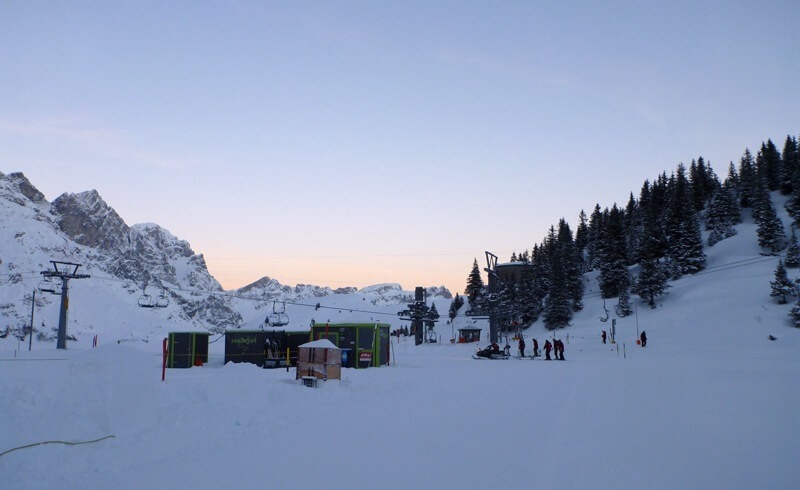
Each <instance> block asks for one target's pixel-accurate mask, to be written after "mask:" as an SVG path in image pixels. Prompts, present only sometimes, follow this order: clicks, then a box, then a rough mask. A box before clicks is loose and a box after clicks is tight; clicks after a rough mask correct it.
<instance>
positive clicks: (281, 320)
mask: <svg viewBox="0 0 800 490" xmlns="http://www.w3.org/2000/svg"><path fill="white" fill-rule="evenodd" d="M278 305H280V306H278ZM264 323H266V324H267V325H271V326H273V327H283V326H284V325H288V324H289V315H287V314H286V303H284V302H282V301H281V302H278V301H274V302H273V303H272V313H270V314H269V316H268V317H267V319H266V320H264Z"/></svg>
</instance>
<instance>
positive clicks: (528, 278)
mask: <svg viewBox="0 0 800 490" xmlns="http://www.w3.org/2000/svg"><path fill="white" fill-rule="evenodd" d="M773 191H780V192H781V193H782V194H783V195H786V196H789V197H788V200H787V201H786V210H787V211H788V213H789V215H790V216H791V218H792V220H793V223H792V230H790V232H789V234H788V236H787V231H786V230H784V228H783V225H782V224H781V221H780V220H779V219H778V216H777V212H776V210H775V208H774V206H773V205H772V201H771V199H770V192H773ZM745 208H746V209H750V211H751V213H752V216H753V219H754V220H755V223H756V225H757V235H758V244H759V246H760V247H761V248H762V253H765V254H778V253H780V252H782V251H784V250H786V249H787V248H788V251H787V257H786V265H791V266H797V265H796V264H797V263H800V259H798V258H797V257H798V256H800V252H799V250H800V249H799V248H798V246H797V240H796V236H795V232H794V227H795V226H797V224H798V223H800V149H799V148H798V143H797V138H795V137H794V136H791V135H790V136H787V137H786V139H785V142H784V144H783V149H782V151H781V150H779V149H778V147H777V146H776V145H775V144H774V143H773V142H772V140H767V142H766V143H762V144H761V147H760V148H759V150H758V152H757V153H756V155H755V157H753V154H752V153H751V151H750V150H749V149H745V151H744V153H743V154H742V156H741V158H740V159H739V162H738V164H735V163H734V162H730V164H729V166H728V169H727V175H726V176H725V177H724V179H722V178H720V177H719V175H718V174H717V173H716V172H715V171H714V169H713V168H712V167H711V163H710V162H706V161H705V160H704V159H703V157H698V158H697V159H696V160H692V162H691V163H690V164H689V167H688V168H687V167H686V166H685V165H684V164H682V163H681V164H679V165H678V166H677V168H676V169H675V170H674V171H672V172H671V173H670V174H669V175H667V173H666V172H663V173H662V174H661V175H658V176H657V177H656V178H655V179H653V180H652V181H650V180H645V181H644V183H643V184H642V187H641V189H640V190H639V193H638V198H637V197H636V196H635V195H634V193H633V192H631V193H630V195H629V197H628V200H627V203H626V204H625V205H624V206H619V205H617V203H613V204H612V205H611V207H610V208H609V207H602V208H601V206H600V204H595V206H594V208H593V209H592V210H591V212H590V214H588V215H587V214H586V211H585V210H581V211H580V212H579V213H578V220H577V226H576V228H575V230H574V232H573V230H572V228H571V227H570V225H569V223H568V222H567V221H566V219H564V218H561V219H560V220H559V221H558V224H557V225H553V226H550V228H549V230H548V231H547V234H546V235H545V237H544V239H543V240H542V241H541V243H537V244H534V245H533V247H532V248H528V249H525V250H523V251H522V252H514V253H513V254H512V255H511V257H510V260H511V261H512V262H523V263H526V264H529V265H530V266H529V267H526V268H525V269H524V270H523V272H522V273H521V275H520V278H519V280H518V281H516V282H515V283H513V284H503V283H501V284H499V286H498V287H499V298H498V301H497V308H498V309H497V311H498V312H499V316H500V318H501V327H505V328H509V327H510V326H511V325H519V326H522V327H523V328H524V327H525V326H527V325H530V324H531V323H533V322H535V321H537V320H538V319H540V318H541V319H542V321H543V323H544V325H545V326H546V327H547V328H548V329H550V330H553V329H556V328H562V327H565V326H567V325H568V324H569V322H570V320H571V318H572V314H573V313H574V312H576V311H580V310H581V309H582V308H583V302H582V299H583V295H584V291H585V289H586V284H587V279H585V276H584V274H585V273H587V272H592V271H595V272H596V273H597V278H598V285H599V292H598V294H599V295H601V297H602V298H604V299H608V300H611V301H610V303H609V304H610V305H613V307H614V308H615V311H616V313H617V314H618V315H619V316H625V315H627V314H630V313H631V312H632V311H633V310H632V305H631V304H632V299H631V296H632V295H636V296H638V297H639V298H640V300H641V301H642V302H644V303H645V304H647V305H649V306H650V307H651V308H655V307H656V306H657V300H658V298H659V297H660V296H662V295H663V294H665V293H666V292H667V289H668V288H669V281H670V280H675V279H678V278H680V277H681V276H684V275H687V274H695V273H697V272H699V271H702V270H703V269H704V268H705V266H706V256H705V253H704V251H703V249H704V246H709V247H713V246H714V245H715V244H717V243H719V242H720V241H722V240H725V239H726V238H729V237H731V236H733V235H734V234H736V229H735V228H734V225H736V224H738V223H741V221H742V209H745ZM702 229H705V230H706V231H708V235H707V238H706V240H705V243H704V242H703V238H702V234H701V230H702ZM465 294H466V296H467V300H468V301H469V304H470V307H472V308H478V309H480V308H481V307H482V306H484V305H485V303H486V295H487V290H486V286H485V285H484V284H483V281H482V280H481V277H480V270H479V268H478V263H477V261H474V262H473V266H472V270H471V272H470V274H469V277H468V282H467V288H466V290H465ZM774 294H780V297H781V298H784V297H785V295H786V294H789V293H788V292H785V291H784V290H783V289H781V290H780V292H779V293H774ZM784 300H785V299H784Z"/></svg>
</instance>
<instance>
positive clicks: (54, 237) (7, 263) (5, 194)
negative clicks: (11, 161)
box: [0, 173, 451, 341]
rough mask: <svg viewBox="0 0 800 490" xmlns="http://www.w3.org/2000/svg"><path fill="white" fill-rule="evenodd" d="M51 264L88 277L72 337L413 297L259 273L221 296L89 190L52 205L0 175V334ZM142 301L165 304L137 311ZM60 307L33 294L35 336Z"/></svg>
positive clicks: (77, 301)
mask: <svg viewBox="0 0 800 490" xmlns="http://www.w3.org/2000/svg"><path fill="white" fill-rule="evenodd" d="M53 260H55V261H63V262H71V263H78V264H82V267H81V268H80V269H79V271H78V272H79V273H86V274H90V275H91V278H89V279H85V280H72V281H70V284H69V286H70V299H71V303H70V310H69V317H70V320H69V326H68V331H69V333H70V334H72V335H76V336H79V337H80V336H82V335H83V336H86V337H91V336H92V335H93V334H97V333H102V334H103V335H107V336H111V337H112V338H116V339H132V340H143V341H147V340H149V338H150V337H151V336H155V337H158V336H160V335H161V334H162V333H164V332H166V331H171V330H181V329H204V330H206V329H207V330H209V331H212V332H220V331H224V330H225V329H226V328H238V327H243V326H250V327H255V326H259V325H260V324H262V323H263V321H264V319H265V318H266V314H268V313H270V312H272V310H273V309H275V306H274V302H276V301H277V302H302V301H306V302H310V303H311V304H315V303H317V302H318V301H320V300H321V301H323V303H325V304H326V305H330V308H336V309H337V310H338V309H339V307H340V306H342V303H343V302H344V303H347V304H348V307H347V308H346V311H347V312H350V310H351V309H353V308H355V306H354V305H359V306H361V305H363V304H365V303H366V302H369V303H370V304H371V305H372V306H389V305H399V304H402V303H405V302H408V301H410V300H411V299H412V298H413V293H410V292H407V291H402V288H401V287H400V286H399V285H397V284H390V285H386V284H381V285H377V286H371V287H367V288H364V289H363V290H362V291H361V292H359V291H358V290H357V289H356V288H352V287H350V288H338V289H331V288H328V287H320V286H313V285H306V284H298V285H297V286H294V287H291V286H287V285H283V284H280V283H279V282H278V281H277V280H275V279H271V278H269V277H266V276H265V277H263V278H261V279H259V280H258V281H256V282H254V283H252V284H250V285H247V286H245V287H242V288H240V289H238V290H234V291H224V290H223V288H222V287H221V285H220V284H219V282H217V280H216V279H215V278H214V277H213V276H212V275H211V274H210V273H209V271H208V268H207V267H206V263H205V260H204V258H203V255H202V254H197V253H195V252H194V251H193V250H192V248H191V246H190V245H189V243H188V242H187V241H185V240H181V239H179V238H177V237H175V236H173V235H172V234H171V233H170V232H169V231H167V230H166V229H164V228H162V227H160V226H159V225H157V224H154V223H145V224H136V225H133V226H129V225H127V224H126V223H125V221H124V220H123V218H122V217H121V216H119V214H118V213H117V212H116V211H115V210H114V209H113V208H111V207H110V206H109V205H108V204H107V203H106V202H105V201H104V200H103V198H102V197H101V196H100V194H99V193H98V192H97V191H96V190H90V191H86V192H81V193H77V194H73V193H65V194H62V195H61V196H59V197H58V198H56V199H54V200H53V202H52V203H50V202H48V201H47V200H46V199H45V196H44V195H43V194H42V193H41V192H40V191H39V190H38V189H37V188H36V187H35V186H34V185H33V184H32V183H31V182H30V181H29V180H28V179H27V178H26V177H25V176H24V175H23V174H21V173H11V174H8V175H5V174H2V173H0V318H1V319H2V325H0V328H4V327H5V326H8V327H10V329H11V330H12V331H17V332H21V331H22V329H23V328H24V327H26V326H28V325H29V322H30V315H31V300H32V298H33V291H34V290H37V289H38V287H39V285H40V283H42V281H43V278H42V276H41V274H40V272H41V271H44V270H49V269H51V268H52V266H51V263H50V261H53ZM428 293H429V297H431V298H436V299H439V300H442V299H447V298H450V297H451V296H450V292H449V291H447V289H446V288H444V287H440V288H429V291H428ZM144 295H147V296H149V297H150V298H151V300H152V301H151V302H155V298H161V300H162V302H163V303H167V302H168V303H169V304H168V305H167V306H166V307H164V308H140V307H139V306H138V301H139V299H140V298H142V297H143V296H144ZM352 295H355V297H353V298H348V299H345V298H346V297H347V296H352ZM325 298H327V299H325ZM332 298H338V299H332ZM337 303H338V304H337ZM58 304H59V296H55V295H52V294H48V293H42V292H37V294H36V308H34V314H35V316H36V321H35V322H34V323H35V324H34V331H35V334H36V335H37V336H38V338H39V339H42V340H49V339H51V338H52V337H53V333H54V329H55V327H56V323H57V318H58ZM281 306H283V305H281ZM439 307H441V305H440V306H439ZM304 309H305V310H309V311H314V310H313V309H309V308H308V307H305V308H304ZM362 309H363V308H362ZM306 313H308V311H306ZM312 317H313V316H311V315H297V314H295V315H294V318H293V323H296V322H298V321H299V322H303V323H305V325H307V322H308V321H309V320H310V319H311V318H312ZM42 322H44V323H42ZM157 332H158V334H157V335H156V333H157Z"/></svg>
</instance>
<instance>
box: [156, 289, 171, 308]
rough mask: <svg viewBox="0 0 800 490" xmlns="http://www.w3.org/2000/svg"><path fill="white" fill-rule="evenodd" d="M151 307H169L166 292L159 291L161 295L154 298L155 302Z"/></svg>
mask: <svg viewBox="0 0 800 490" xmlns="http://www.w3.org/2000/svg"><path fill="white" fill-rule="evenodd" d="M153 306H154V307H156V308H166V307H167V306H169V298H168V297H167V291H166V290H164V289H162V290H161V294H159V295H158V298H156V302H155V304H154V305H153Z"/></svg>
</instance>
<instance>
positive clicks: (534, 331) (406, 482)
mask: <svg viewBox="0 0 800 490" xmlns="http://www.w3.org/2000/svg"><path fill="white" fill-rule="evenodd" d="M31 230H32V232H33V230H35V227H32V228H31ZM738 231H739V233H738V234H737V235H736V236H734V237H731V238H729V239H726V240H723V241H722V242H720V243H719V244H717V245H716V246H715V247H713V248H710V249H707V250H706V251H707V253H708V259H709V260H708V268H707V269H706V270H705V271H703V272H701V273H700V274H697V275H694V276H687V277H684V278H682V279H681V280H679V281H675V282H673V283H671V285H672V287H671V288H670V289H669V294H668V295H666V296H664V297H662V298H660V299H659V301H658V303H659V305H658V308H656V309H650V308H648V307H647V306H646V305H645V304H644V303H641V302H639V303H638V304H637V314H636V315H632V316H629V317H625V318H616V317H615V316H614V310H613V307H612V304H613V302H607V303H608V304H607V306H608V308H609V310H610V311H611V318H616V320H617V326H616V331H617V343H616V344H602V342H601V340H600V333H601V331H602V330H604V329H605V330H609V328H610V326H611V322H610V321H609V322H607V323H601V322H599V321H598V317H600V316H604V313H603V308H602V304H603V303H602V300H601V299H600V298H599V297H598V295H597V294H593V292H596V291H597V284H596V281H595V279H594V276H591V275H590V276H588V280H589V281H590V284H589V285H588V287H587V295H586V299H585V308H584V310H583V311H581V312H580V313H578V314H576V316H575V318H574V319H573V322H572V323H573V324H572V326H570V327H568V328H567V329H563V330H558V331H557V332H556V333H555V336H556V337H557V338H560V339H562V340H564V342H565V357H566V359H567V360H566V361H564V362H561V361H550V362H548V361H544V360H541V359H536V360H532V361H529V360H516V359H509V360H496V361H475V360H473V359H471V355H472V354H473V353H474V351H475V350H476V348H477V347H478V345H477V344H453V343H450V342H448V339H450V338H452V335H453V333H452V332H453V331H454V330H456V329H457V328H460V327H465V326H478V327H481V328H484V329H485V328H486V322H485V321H482V320H474V319H469V318H465V317H463V316H459V317H457V318H456V320H455V321H454V322H453V323H452V324H450V325H448V324H446V323H445V322H444V321H442V322H439V325H438V326H437V331H438V334H439V336H440V337H441V338H442V339H443V342H440V343H438V344H426V345H422V346H414V343H413V339H412V338H404V337H401V338H399V339H397V338H395V337H392V342H393V344H392V363H391V365H390V366H384V367H380V368H370V369H364V370H354V369H343V370H342V379H341V380H328V381H326V382H320V383H319V384H318V387H317V388H313V389H312V388H305V387H303V386H301V384H300V381H297V380H295V379H294V377H295V372H294V370H293V369H291V370H289V371H288V372H287V371H286V370H285V369H271V370H270V369H259V368H258V367H256V366H254V365H249V364H230V363H229V364H227V365H223V354H224V342H219V341H217V342H214V343H212V344H210V346H209V347H210V359H209V363H208V364H207V365H205V366H203V367H194V368H191V369H184V370H181V369H169V370H167V374H166V381H165V382H161V356H160V349H161V342H160V339H161V337H163V334H164V332H166V331H171V330H177V326H176V325H175V324H174V323H175V322H171V321H169V320H168V319H166V318H164V319H162V321H163V325H162V326H161V329H160V330H159V329H154V330H153V331H152V332H149V331H148V332H149V333H148V332H141V330H135V329H134V326H135V325H136V324H137V322H139V321H141V322H142V323H143V324H145V325H148V328H152V327H150V325H152V324H153V320H152V317H150V318H151V319H150V320H146V319H145V317H146V316H147V315H146V314H145V312H142V313H140V315H142V316H141V318H140V317H136V316H131V315H129V314H128V313H127V311H128V310H125V309H124V308H123V306H122V305H121V304H118V303H121V302H122V301H123V300H122V299H121V298H120V297H117V296H108V295H106V296H103V295H101V294H100V293H101V291H100V290H101V289H102V288H104V287H108V285H107V284H102V283H99V284H98V283H93V282H92V281H88V280H87V281H83V282H81V281H76V282H75V286H74V287H75V289H74V295H75V296H74V300H73V301H74V303H75V307H76V308H81V309H83V310H87V309H91V311H92V313H91V314H86V313H84V314H86V315H87V316H85V317H84V318H91V319H92V320H93V322H94V325H95V327H93V328H91V329H89V328H87V327H85V326H83V325H80V324H78V325H76V326H75V327H74V328H73V326H72V325H70V333H76V335H77V336H78V341H77V342H74V343H70V344H69V347H70V348H69V349H68V350H66V351H57V350H56V349H55V345H54V343H52V342H42V343H39V342H34V346H33V351H31V352H28V351H27V346H26V344H22V343H20V342H19V341H18V340H17V339H15V338H12V337H10V336H9V337H8V338H6V339H0V393H2V397H1V398H0V424H1V425H0V452H3V451H6V450H8V449H12V448H15V447H19V446H23V445H27V444H31V443H35V442H41V441H49V440H62V441H86V440H92V439H98V438H100V437H104V436H107V435H114V436H115V437H114V438H113V439H107V440H104V441H101V442H98V443H94V444H86V445H79V446H65V445H60V444H52V445H44V446H36V447H32V448H27V449H22V450H18V451H14V452H11V453H8V454H5V455H3V456H0V474H1V475H2V480H0V481H2V487H3V488H13V489H61V488H83V489H107V488H115V489H141V488H242V489H250V488H253V489H254V488H315V487H322V486H324V487H326V488H345V487H347V488H362V487H373V488H374V487H379V488H398V489H399V488H467V489H471V488H554V489H558V488H596V489H629V488H630V489H633V488H648V489H676V488H681V489H709V488H714V489H717V488H719V489H752V488H770V489H794V488H800V469H798V467H797V465H796V460H797V457H798V455H800V438H798V437H797V435H798V431H797V428H798V422H797V421H798V417H797V407H798V406H800V376H799V375H798V374H800V356H798V352H800V329H795V328H793V327H791V325H790V322H789V319H788V317H787V314H788V312H789V309H790V308H791V306H792V304H791V303H790V304H787V305H778V304H776V303H775V302H774V300H773V299H772V298H770V297H769V281H770V280H771V279H772V276H773V272H774V269H775V266H776V264H777V260H778V258H777V257H765V256H761V255H759V252H760V250H759V249H758V247H757V245H756V238H755V226H754V225H753V224H752V221H751V220H745V223H743V224H742V225H739V226H738ZM789 274H790V278H792V279H794V278H796V277H797V276H798V270H797V269H789ZM71 287H72V284H71ZM114 287H117V286H116V285H115V286H114ZM120 287H121V286H120ZM316 301H317V300H314V302H316ZM318 301H319V302H320V303H321V305H322V306H324V307H325V308H321V309H320V310H315V309H314V308H313V307H311V308H305V307H300V306H293V305H287V312H288V314H289V316H290V317H291V318H292V324H293V325H295V324H297V325H301V326H304V328H305V329H307V325H308V323H307V322H308V321H309V320H310V318H312V317H316V320H317V323H320V322H324V321H326V319H328V320H329V321H331V322H332V323H340V322H345V321H352V322H356V321H357V322H365V321H382V322H389V323H391V324H392V328H393V329H394V328H397V327H398V326H400V325H401V324H402V323H401V322H400V321H398V320H397V319H396V317H394V318H393V317H392V316H391V315H395V314H396V312H397V311H398V310H399V309H402V308H398V307H397V305H386V306H381V305H373V304H370V303H369V300H368V297H367V296H365V295H364V294H347V295H333V296H326V297H324V298H320V299H319V300H318ZM437 301H439V300H437ZM81 304H82V305H83V306H78V305H81ZM245 304H247V305H253V302H246V301H242V303H241V305H245ZM448 306H449V301H447V300H441V302H439V304H437V308H438V309H439V311H447V307H448ZM250 308H251V310H250V312H249V314H244V313H243V317H244V318H245V319H247V318H251V319H252V320H251V321H252V322H259V323H260V322H263V317H264V316H265V314H266V313H265V310H263V309H262V310H261V311H260V312H259V311H258V309H257V308H256V307H255V306H250ZM355 310H363V311H355ZM463 310H464V309H462V312H463ZM52 311H53V310H52V308H51V309H50V310H48V313H47V315H48V316H47V320H48V321H50V320H51V316H49V315H51V313H52ZM119 311H125V312H126V314H125V315H124V316H120V315H119V313H117V312H119ZM376 312H378V313H380V314H378V313H376ZM71 315H72V312H71ZM71 318H78V319H80V318H81V315H79V314H77V313H76V314H75V315H73V316H71ZM368 319H369V320H368ZM71 321H72V320H71ZM145 322H149V323H145ZM120 325H127V326H125V327H121V326H120ZM250 326H251V327H253V326H257V325H254V324H253V325H250ZM242 328H247V325H245V326H243V327H242ZM286 330H294V328H290V327H287V328H286ZM641 330H646V332H647V336H648V344H647V347H646V348H641V347H638V346H636V344H635V340H636V338H637V337H638V333H639V332H640V331H641ZM126 332H140V334H139V335H141V336H142V337H144V336H147V335H149V336H150V341H149V342H131V343H118V342H117V340H118V339H119V338H120V337H119V336H121V335H127V333H126ZM95 333H98V334H99V338H100V345H99V346H98V347H97V348H96V349H92V348H91V343H90V339H91V336H93V335H94V334H95ZM524 335H525V338H526V341H527V342H528V345H530V344H531V342H530V338H531V337H536V338H537V339H538V340H539V341H540V344H542V343H543V342H544V339H545V338H546V337H548V336H552V335H553V334H552V333H548V332H546V331H545V330H544V327H543V326H542V325H541V322H537V323H536V324H534V325H533V326H532V327H531V328H529V329H528V330H526V331H525V332H524ZM769 335H774V336H775V337H777V340H776V341H770V340H768V336H769ZM482 338H484V339H486V338H488V336H487V335H486V332H484V334H483V335H482ZM218 339H219V337H217V336H212V338H211V340H212V342H213V341H215V340H218ZM485 344H486V342H482V343H481V345H480V347H483V346H485ZM511 344H512V345H514V343H513V342H511ZM465 455H469V457H468V458H465Z"/></svg>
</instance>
